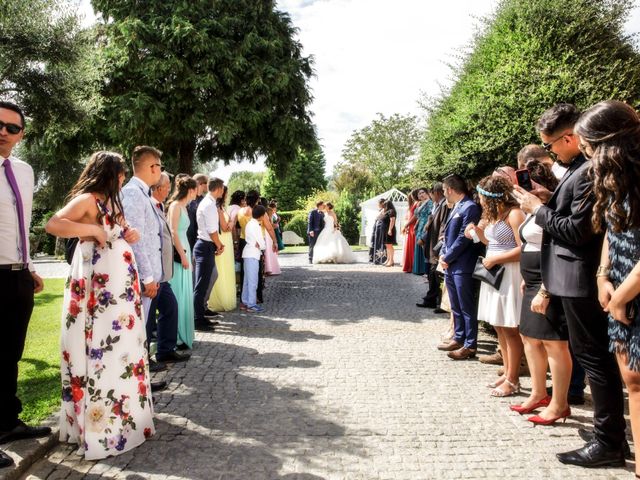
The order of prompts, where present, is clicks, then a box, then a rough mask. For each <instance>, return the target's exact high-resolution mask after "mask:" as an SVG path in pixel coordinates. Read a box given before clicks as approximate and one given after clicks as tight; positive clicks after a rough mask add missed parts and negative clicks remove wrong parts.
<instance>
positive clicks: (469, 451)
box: [27, 254, 633, 480]
mask: <svg viewBox="0 0 640 480" xmlns="http://www.w3.org/2000/svg"><path fill="white" fill-rule="evenodd" d="M358 258H359V259H360V260H361V261H362V262H364V261H365V256H364V255H363V254H358ZM282 259H283V264H284V265H285V268H284V270H283V274H282V275H281V276H279V277H277V278H270V279H268V283H267V285H268V289H267V292H266V303H265V307H266V310H265V312H264V314H261V315H258V316H253V315H246V314H242V313H237V312H235V313H228V314H226V315H225V318H224V320H223V322H222V325H221V328H219V331H217V332H216V333H213V334H208V333H207V334H198V342H197V345H196V347H195V349H194V351H193V357H192V359H191V360H190V361H189V362H187V363H186V364H181V365H175V366H172V367H171V368H170V370H169V371H168V372H167V373H162V374H159V375H160V377H157V378H158V379H159V378H165V379H166V380H167V381H168V382H169V388H168V389H167V390H166V391H164V392H162V393H160V394H156V400H157V403H156V413H157V416H156V426H157V430H158V432H157V434H156V435H155V436H154V437H153V438H152V439H151V440H150V441H148V442H146V443H145V444H144V445H142V446H141V447H139V448H137V449H135V450H134V451H132V452H128V453H126V454H124V455H121V456H119V457H116V458H110V459H107V460H104V461H101V462H85V461H81V460H79V458H78V457H77V456H76V455H75V453H74V451H73V449H72V448H71V447H69V446H63V445H60V446H58V447H56V448H55V449H54V450H53V451H52V452H51V453H50V455H49V456H48V457H47V458H45V459H43V460H41V461H40V462H38V463H36V464H35V465H34V466H33V467H32V469H31V471H30V472H29V475H28V476H27V478H30V479H45V478H46V479H50V480H53V479H62V478H90V479H97V478H126V479H130V480H134V479H149V478H154V479H155V478H158V479H166V478H170V479H202V480H212V479H239V480H240V479H242V480H252V479H282V480H285V479H286V480H320V479H327V480H328V479H427V478H486V479H503V478H522V479H542V478H572V479H573V478H593V479H602V478H607V479H614V478H621V479H627V478H629V479H630V478H632V477H633V474H632V473H631V471H632V470H631V469H632V468H633V465H632V464H631V463H629V462H628V463H627V469H626V470H625V469H611V470H583V469H580V468H575V467H567V466H563V465H561V464H560V463H558V462H557V461H556V459H555V456H554V454H555V453H556V452H559V451H563V450H567V449H572V448H575V447H578V446H580V445H581V444H582V442H581V441H580V440H579V437H578V435H577V429H578V427H580V426H585V425H588V424H589V421H590V417H591V411H590V407H589V405H587V406H585V408H574V414H573V416H572V417H571V418H570V419H569V420H568V421H567V422H566V424H560V425H558V426H555V427H538V428H533V427H532V426H531V425H530V424H529V423H528V422H527V421H526V419H525V418H523V417H520V416H519V415H517V414H515V413H513V412H510V411H509V409H508V408H507V406H508V405H509V404H510V403H516V402H518V401H519V399H518V397H515V398H507V399H496V398H490V397H489V390H488V389H487V388H486V387H485V384H486V383H487V382H488V381H491V380H492V379H494V378H495V376H496V367H488V366H486V365H482V364H480V363H479V362H477V361H467V362H458V363H456V362H453V361H451V360H449V359H448V358H447V357H446V355H443V354H442V353H441V352H438V351H437V350H436V348H435V346H436V344H437V343H438V341H439V337H440V334H441V333H442V332H443V330H444V329H445V328H446V326H447V321H448V319H447V318H446V316H443V315H440V316H435V315H433V314H431V313H430V311H429V312H425V311H424V310H421V309H418V308H416V307H415V306H414V304H415V302H416V301H417V300H418V299H419V298H420V297H421V294H422V293H423V290H424V288H425V284H424V283H423V281H422V279H421V278H418V277H416V276H413V275H409V274H403V273H400V271H399V269H398V268H393V269H389V268H383V267H373V266H369V265H367V264H366V263H360V264H355V265H328V266H313V267H309V266H308V265H305V264H304V262H305V256H304V255H295V256H288V257H284V256H283V257H282ZM494 346H495V341H494V340H493V339H492V338H491V337H488V336H486V335H485V336H483V337H482V338H481V342H480V349H481V350H487V349H493V347H494ZM162 376H164V377H162ZM523 383H524V386H525V387H527V388H526V389H525V391H528V379H527V378H525V379H523ZM521 398H522V397H521Z"/></svg>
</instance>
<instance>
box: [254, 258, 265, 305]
mask: <svg viewBox="0 0 640 480" xmlns="http://www.w3.org/2000/svg"><path fill="white" fill-rule="evenodd" d="M258 265H259V267H258V288H257V289H256V300H257V301H258V303H262V302H264V297H263V295H264V253H263V254H262V255H260V262H258Z"/></svg>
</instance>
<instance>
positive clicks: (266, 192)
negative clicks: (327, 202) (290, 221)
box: [262, 147, 327, 210]
mask: <svg viewBox="0 0 640 480" xmlns="http://www.w3.org/2000/svg"><path fill="white" fill-rule="evenodd" d="M324 167H325V158H324V153H323V152H322V149H321V148H320V147H317V148H316V149H314V150H312V151H303V150H300V151H299V152H298V155H297V157H296V158H295V159H294V160H293V162H292V163H291V164H290V165H289V166H288V168H287V170H286V172H285V173H284V175H278V171H277V170H273V169H268V170H267V173H266V175H265V178H264V182H263V183H262V195H263V196H264V197H266V198H268V199H272V198H275V199H276V200H277V201H278V208H282V209H284V210H292V209H295V208H296V207H297V205H298V201H299V200H300V199H301V198H304V197H306V196H307V195H309V193H310V192H313V191H314V190H324V189H325V188H327V181H326V179H325V177H324Z"/></svg>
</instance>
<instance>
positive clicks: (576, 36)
mask: <svg viewBox="0 0 640 480" xmlns="http://www.w3.org/2000/svg"><path fill="white" fill-rule="evenodd" d="M633 6H634V5H633V1H632V0H502V1H501V2H500V3H499V6H498V9H497V11H496V13H495V14H494V15H493V16H492V17H491V18H488V19H486V20H485V21H484V25H483V26H482V29H481V31H480V32H479V33H478V34H477V36H476V38H475V39H474V41H473V42H472V45H471V47H470V49H469V53H468V54H467V55H465V56H464V57H463V61H462V63H461V64H460V65H459V66H458V67H457V68H455V69H454V78H455V83H454V85H453V87H452V88H451V89H450V90H449V91H447V92H444V94H443V95H442V96H441V97H440V98H437V99H435V100H431V101H430V102H429V107H428V113H429V118H428V122H427V129H426V132H425V134H424V137H423V139H422V145H421V155H420V159H419V161H418V162H417V165H416V171H417V172H418V174H419V176H420V177H422V178H423V179H428V180H433V179H436V178H441V177H442V176H445V175H447V174H449V173H452V172H456V173H460V174H463V175H465V176H471V177H479V176H482V175H484V174H486V173H488V172H490V171H491V170H492V169H493V168H495V167H496V166H498V165H507V164H509V165H514V164H515V159H516V154H517V152H518V150H519V149H520V148H521V147H522V146H524V145H526V144H528V143H538V142H539V138H537V135H536V132H535V129H534V125H535V122H536V120H537V119H538V118H539V116H540V115H541V114H542V112H544V111H545V110H546V109H547V108H549V107H551V106H553V105H554V104H556V103H558V102H571V103H575V104H576V105H577V106H578V107H580V108H587V107H589V106H591V105H593V104H595V103H596V102H598V101H601V100H606V99H617V100H624V101H627V102H630V103H631V104H632V105H635V104H636V102H637V101H638V100H639V98H640V55H639V54H638V52H637V51H636V50H635V48H634V47H635V44H634V41H633V38H632V37H630V36H628V35H626V34H625V33H624V31H623V27H624V24H625V21H626V19H627V17H628V15H629V12H630V10H631V8H633Z"/></svg>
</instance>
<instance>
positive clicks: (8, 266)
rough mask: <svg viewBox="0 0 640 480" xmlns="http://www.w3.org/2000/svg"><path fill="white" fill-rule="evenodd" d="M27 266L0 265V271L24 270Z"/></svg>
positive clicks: (22, 264)
mask: <svg viewBox="0 0 640 480" xmlns="http://www.w3.org/2000/svg"><path fill="white" fill-rule="evenodd" d="M28 267H29V266H28V265H26V264H24V263H7V264H5V265H0V270H14V271H20V270H26V269H27V268H28Z"/></svg>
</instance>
